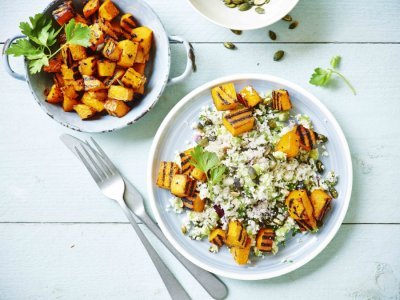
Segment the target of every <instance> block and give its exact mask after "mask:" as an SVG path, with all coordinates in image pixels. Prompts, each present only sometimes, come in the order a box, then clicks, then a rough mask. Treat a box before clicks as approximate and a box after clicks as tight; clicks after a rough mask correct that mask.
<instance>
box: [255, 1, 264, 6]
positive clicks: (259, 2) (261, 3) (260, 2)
mask: <svg viewBox="0 0 400 300" xmlns="http://www.w3.org/2000/svg"><path fill="white" fill-rule="evenodd" d="M265 2H266V0H254V5H263V4H264V3H265Z"/></svg>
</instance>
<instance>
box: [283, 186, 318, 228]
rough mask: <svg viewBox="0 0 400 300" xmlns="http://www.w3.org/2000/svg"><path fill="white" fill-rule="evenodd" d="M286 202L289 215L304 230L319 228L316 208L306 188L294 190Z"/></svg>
mask: <svg viewBox="0 0 400 300" xmlns="http://www.w3.org/2000/svg"><path fill="white" fill-rule="evenodd" d="M285 204H286V206H287V208H288V211H289V215H290V217H291V218H292V219H294V220H295V221H296V222H297V223H298V224H299V225H300V227H301V228H302V229H303V230H314V229H317V223H316V221H315V218H314V209H313V206H312V204H311V201H310V199H309V198H308V195H307V191H306V190H294V191H291V192H290V193H289V195H288V196H287V197H286V200H285Z"/></svg>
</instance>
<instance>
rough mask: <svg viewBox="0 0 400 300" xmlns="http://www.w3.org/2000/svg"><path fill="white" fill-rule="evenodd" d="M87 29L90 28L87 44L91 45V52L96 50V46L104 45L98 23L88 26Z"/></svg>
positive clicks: (102, 34)
mask: <svg viewBox="0 0 400 300" xmlns="http://www.w3.org/2000/svg"><path fill="white" fill-rule="evenodd" d="M89 28H90V39H89V42H90V44H91V46H90V48H91V49H92V50H96V49H97V46H98V45H100V44H102V43H104V33H103V31H102V30H101V28H100V24H99V23H95V24H93V25H90V26H89Z"/></svg>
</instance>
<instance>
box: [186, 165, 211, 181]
mask: <svg viewBox="0 0 400 300" xmlns="http://www.w3.org/2000/svg"><path fill="white" fill-rule="evenodd" d="M190 175H192V177H193V178H194V179H197V180H199V181H202V182H204V181H206V179H207V176H206V173H204V172H203V171H202V170H200V169H198V168H194V169H193V170H192V172H191V173H190Z"/></svg>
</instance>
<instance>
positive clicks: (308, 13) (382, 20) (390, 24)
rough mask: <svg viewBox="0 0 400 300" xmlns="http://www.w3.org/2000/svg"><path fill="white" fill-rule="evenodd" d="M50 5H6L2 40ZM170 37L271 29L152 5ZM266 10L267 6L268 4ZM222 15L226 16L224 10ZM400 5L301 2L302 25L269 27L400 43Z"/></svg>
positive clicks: (293, 37)
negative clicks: (232, 26)
mask: <svg viewBox="0 0 400 300" xmlns="http://www.w3.org/2000/svg"><path fill="white" fill-rule="evenodd" d="M48 2H49V1H40V2H39V1H30V0H20V1H18V2H15V1H5V2H4V3H2V7H1V8H2V18H1V20H0V41H5V40H6V39H7V38H8V37H9V36H10V35H13V34H17V33H18V32H19V30H18V24H19V22H21V21H25V20H27V18H28V17H29V16H31V15H33V14H34V13H35V12H40V11H42V10H43V9H44V8H45V7H46V5H47V3H48ZM147 2H148V3H149V4H150V5H151V6H152V7H153V8H154V10H155V11H156V13H157V14H158V15H159V17H160V18H161V21H162V22H163V23H164V25H165V27H166V30H167V31H168V33H170V34H174V35H182V36H184V37H185V38H187V39H189V40H190V41H193V42H221V41H229V40H231V41H240V42H266V41H270V40H269V38H268V36H267V30H266V29H260V30H255V31H248V32H246V33H245V34H243V35H242V36H236V35H234V34H233V33H231V32H230V31H229V30H227V29H224V28H221V27H218V26H217V25H214V24H212V23H210V22H209V21H207V20H206V19H205V18H203V17H202V16H200V14H198V13H197V12H196V11H194V10H193V9H192V7H191V6H190V5H189V3H188V1H180V0H174V1H159V0H148V1H147ZM266 9H268V7H267V6H266ZM221 13H223V12H221ZM399 14H400V2H399V1H397V0H386V1H384V2H382V1H372V2H368V4H366V3H365V1H362V0H354V1H346V0H338V1H318V0H308V1H299V4H298V5H297V7H295V9H294V10H293V12H292V13H291V15H292V16H293V17H294V18H295V19H296V20H298V21H299V22H300V24H299V26H298V28H296V29H295V30H288V29H287V26H288V23H287V22H284V21H280V22H279V23H277V24H274V25H272V26H270V28H269V29H271V30H274V31H275V32H276V33H277V34H278V41H281V42H400V22H396V20H397V18H398V15H399Z"/></svg>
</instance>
